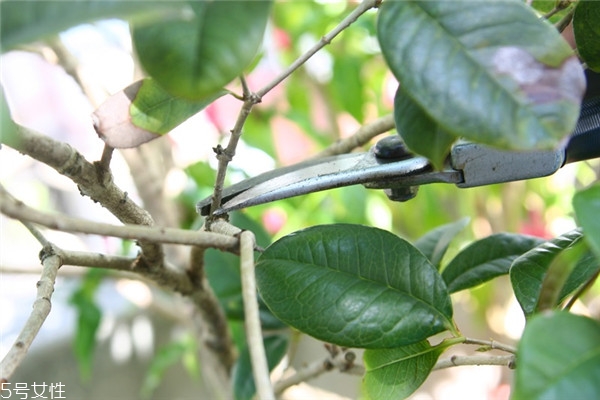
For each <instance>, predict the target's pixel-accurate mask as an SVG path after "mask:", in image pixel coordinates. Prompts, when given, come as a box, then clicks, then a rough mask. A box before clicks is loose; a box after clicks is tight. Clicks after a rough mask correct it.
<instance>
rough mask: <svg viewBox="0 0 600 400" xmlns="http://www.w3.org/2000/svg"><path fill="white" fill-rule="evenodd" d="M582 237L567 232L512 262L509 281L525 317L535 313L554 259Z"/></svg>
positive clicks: (576, 231) (574, 232) (576, 233)
mask: <svg viewBox="0 0 600 400" xmlns="http://www.w3.org/2000/svg"><path fill="white" fill-rule="evenodd" d="M582 237H583V235H582V233H581V231H580V230H574V231H571V232H567V233H565V234H564V235H561V236H559V237H557V238H555V239H552V240H550V241H548V242H544V243H542V244H540V245H539V246H537V247H535V248H533V249H531V250H530V251H528V252H526V253H525V254H523V255H521V256H520V257H519V258H517V259H516V260H515V261H514V262H513V264H512V266H511V268H510V281H511V284H512V287H513V290H514V292H515V296H516V297H517V300H518V301H519V304H520V305H521V308H522V309H523V312H524V313H525V316H527V317H528V316H530V315H532V314H533V313H534V312H535V310H536V307H537V305H538V302H539V299H540V294H541V289H542V285H543V284H544V280H545V279H546V275H547V273H548V270H549V268H550V266H551V264H552V263H553V262H554V260H555V258H556V257H558V255H559V254H560V253H561V252H563V251H565V250H567V249H569V248H572V247H573V246H574V245H575V244H577V242H579V241H580V240H581V238H582ZM558 290H560V288H558Z"/></svg>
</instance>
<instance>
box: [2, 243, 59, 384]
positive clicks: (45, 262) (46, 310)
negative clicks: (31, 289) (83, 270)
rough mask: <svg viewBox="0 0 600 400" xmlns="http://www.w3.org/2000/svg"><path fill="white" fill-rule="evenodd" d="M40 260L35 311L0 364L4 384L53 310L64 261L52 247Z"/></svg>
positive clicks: (34, 304) (45, 248) (43, 251)
mask: <svg viewBox="0 0 600 400" xmlns="http://www.w3.org/2000/svg"><path fill="white" fill-rule="evenodd" d="M40 260H41V262H42V268H43V269H42V275H41V278H40V280H39V281H38V282H37V296H36V300H35V302H34V303H33V310H32V311H31V315H30V316H29V318H28V319H27V322H26V323H25V325H24V326H23V329H22V330H21V333H19V336H18V337H17V340H16V341H15V343H14V344H13V345H12V347H11V348H10V350H9V351H8V353H7V354H6V356H5V357H4V359H3V360H2V362H0V371H1V373H2V376H1V377H0V380H1V381H2V382H6V381H8V380H9V379H10V377H11V376H12V374H13V373H14V372H15V369H16V368H17V367H18V366H19V365H20V364H21V362H22V361H23V359H24V358H25V356H26V355H27V351H28V350H29V347H30V346H31V343H32V342H33V340H34V339H35V337H36V336H37V334H38V332H39V330H40V328H41V326H42V324H43V323H44V321H45V320H46V317H48V314H50V309H51V308H52V303H51V299H52V292H54V283H55V282H56V275H57V273H58V269H59V268H60V266H61V265H62V260H61V258H60V256H59V255H58V254H56V252H55V251H54V248H53V246H52V245H48V246H45V247H44V249H43V250H42V251H41V252H40Z"/></svg>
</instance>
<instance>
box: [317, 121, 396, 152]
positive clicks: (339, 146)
mask: <svg viewBox="0 0 600 400" xmlns="http://www.w3.org/2000/svg"><path fill="white" fill-rule="evenodd" d="M395 126H396V125H395V123H394V116H393V115H392V114H389V115H385V116H383V117H380V118H377V119H376V120H374V121H372V122H370V123H368V124H366V125H363V126H361V127H360V128H359V129H358V130H357V131H356V132H354V134H352V136H349V137H347V138H344V139H341V140H338V141H337V142H335V143H333V144H332V145H330V146H329V147H327V148H326V149H324V150H323V151H321V152H320V153H318V154H317V155H316V156H315V158H320V157H327V156H334V155H337V154H346V153H349V152H351V151H352V150H354V149H355V148H357V147H361V146H364V145H365V144H367V143H368V142H369V141H370V140H371V139H373V138H374V137H375V136H377V135H380V134H382V133H384V132H387V131H389V130H392V129H394V128H395Z"/></svg>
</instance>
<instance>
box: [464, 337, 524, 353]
mask: <svg viewBox="0 0 600 400" xmlns="http://www.w3.org/2000/svg"><path fill="white" fill-rule="evenodd" d="M462 343H464V344H475V345H479V346H483V350H485V351H487V350H502V351H506V352H507V353H511V354H517V349H516V348H515V347H513V346H510V345H508V344H504V343H500V342H497V341H495V340H493V339H492V340H480V339H472V338H465V340H464V341H463V342H462Z"/></svg>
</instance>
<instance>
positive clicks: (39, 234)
mask: <svg viewBox="0 0 600 400" xmlns="http://www.w3.org/2000/svg"><path fill="white" fill-rule="evenodd" d="M21 223H22V224H23V225H24V226H25V228H27V230H28V231H29V232H30V233H31V234H32V235H33V237H34V238H35V239H36V240H37V241H38V242H40V244H41V245H42V246H48V245H49V244H50V242H48V239H46V237H45V236H44V235H43V234H42V232H40V230H39V229H38V228H37V227H36V226H35V225H33V224H32V223H29V222H27V221H21Z"/></svg>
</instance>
